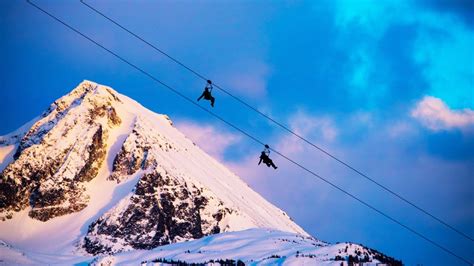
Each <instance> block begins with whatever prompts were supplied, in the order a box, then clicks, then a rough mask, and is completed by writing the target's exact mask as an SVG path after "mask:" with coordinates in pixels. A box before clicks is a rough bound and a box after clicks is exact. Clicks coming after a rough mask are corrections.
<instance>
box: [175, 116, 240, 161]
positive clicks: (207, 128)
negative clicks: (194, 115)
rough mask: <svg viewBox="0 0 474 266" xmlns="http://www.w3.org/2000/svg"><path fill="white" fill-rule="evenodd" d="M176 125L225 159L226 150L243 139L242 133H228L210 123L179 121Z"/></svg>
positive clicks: (215, 154) (205, 149) (212, 153)
mask: <svg viewBox="0 0 474 266" xmlns="http://www.w3.org/2000/svg"><path fill="white" fill-rule="evenodd" d="M175 124H176V127H177V128H178V129H179V130H180V131H181V132H183V134H185V135H186V136H187V137H188V138H190V139H191V140H192V141H194V142H195V143H196V144H197V145H198V146H199V147H201V149H203V150H204V151H205V152H207V153H208V154H209V155H211V156H212V157H214V158H216V159H218V160H220V161H223V160H224V153H225V151H226V150H227V149H228V148H229V147H230V146H232V145H235V144H237V143H238V142H239V141H240V140H241V136H240V135H235V134H232V133H226V132H223V131H222V130H219V129H218V128H216V127H215V126H213V125H210V124H197V123H195V122H191V121H178V122H176V123H175Z"/></svg>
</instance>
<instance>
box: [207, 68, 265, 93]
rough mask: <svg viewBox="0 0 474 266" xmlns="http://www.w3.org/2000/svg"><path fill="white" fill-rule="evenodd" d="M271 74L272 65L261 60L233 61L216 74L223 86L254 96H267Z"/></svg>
mask: <svg viewBox="0 0 474 266" xmlns="http://www.w3.org/2000/svg"><path fill="white" fill-rule="evenodd" d="M269 75H270V67H269V66H268V65H267V64H266V63H264V62H263V61H259V60H242V61H239V62H233V64H232V65H231V66H229V68H228V69H226V70H222V71H221V73H217V74H216V76H219V77H220V79H221V80H222V84H221V85H222V86H223V87H225V88H230V89H232V91H234V92H237V93H238V94H241V95H245V96H249V97H252V98H260V97H264V96H266V94H267V81H268V77H269Z"/></svg>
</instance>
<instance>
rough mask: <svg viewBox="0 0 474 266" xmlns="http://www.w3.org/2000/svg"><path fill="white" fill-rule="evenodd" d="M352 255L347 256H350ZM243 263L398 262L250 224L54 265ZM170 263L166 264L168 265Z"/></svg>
mask: <svg viewBox="0 0 474 266" xmlns="http://www.w3.org/2000/svg"><path fill="white" fill-rule="evenodd" d="M0 253H2V254H4V255H5V256H0V259H2V260H3V262H5V263H7V264H23V265H38V264H46V263H50V262H51V261H52V260H51V257H52V255H50V254H42V253H35V252H24V251H21V250H16V249H14V248H12V247H9V246H7V245H5V244H3V245H2V243H0ZM349 257H351V259H349ZM219 260H224V261H225V260H228V261H230V260H232V261H234V262H237V261H241V262H243V263H245V265H338V266H339V265H341V264H342V265H348V263H347V262H348V261H349V260H352V261H355V260H357V261H360V262H364V265H374V266H375V265H401V264H400V262H398V261H396V260H394V259H392V258H390V257H387V256H385V255H383V254H381V253H379V252H377V251H376V250H373V249H369V248H366V247H364V246H362V245H358V244H352V243H339V244H335V245H329V244H327V243H324V242H321V241H319V240H316V239H314V238H312V237H307V236H303V235H300V234H295V233H289V232H282V231H278V230H270V229H261V228H253V229H248V230H244V231H237V232H227V233H221V234H216V235H210V236H206V237H203V238H201V239H198V240H193V241H188V242H180V243H175V244H169V245H165V246H161V247H158V248H155V249H152V250H133V251H126V252H121V253H117V254H114V255H104V256H97V257H95V258H91V257H85V256H57V257H56V258H55V263H57V264H68V265H72V264H92V265H170V264H171V263H172V262H178V261H181V262H186V263H202V264H208V265H219V264H218V263H214V264H213V263H212V262H213V261H214V262H216V261H219ZM166 262H168V263H166Z"/></svg>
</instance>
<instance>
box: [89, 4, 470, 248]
mask: <svg viewBox="0 0 474 266" xmlns="http://www.w3.org/2000/svg"><path fill="white" fill-rule="evenodd" d="M80 2H81V3H82V4H84V5H85V6H87V7H88V8H89V9H91V10H93V11H94V12H96V13H97V14H99V15H101V16H102V17H104V18H105V19H107V20H108V21H110V22H112V23H113V24H115V25H116V26H118V27H119V28H121V29H122V30H124V31H126V32H128V33H129V34H131V35H132V36H133V37H135V38H137V39H139V40H140V41H142V42H143V43H145V44H147V45H148V46H150V47H151V48H153V49H154V50H156V51H157V52H159V53H161V54H163V55H164V56H166V57H168V58H169V59H170V60H171V61H173V62H175V63H176V64H178V65H180V66H182V67H183V68H185V69H187V70H188V71H189V72H191V73H193V74H194V75H196V76H197V77H199V78H201V79H202V80H205V81H207V80H208V78H206V77H205V76H204V75H202V74H200V73H199V72H197V71H195V70H193V69H192V68H191V67H189V66H187V65H186V64H184V63H182V62H181V61H179V60H178V59H176V58H174V57H172V56H171V55H170V54H168V53H167V52H165V51H163V50H162V49H160V48H158V47H157V46H156V45H154V44H152V43H150V42H149V41H147V40H145V39H144V38H143V37H141V36H139V35H137V34H135V33H134V32H132V31H131V30H129V29H127V28H126V27H124V26H123V25H121V24H120V23H118V22H117V21H115V20H114V19H112V18H110V17H109V16H107V15H105V14H104V13H102V12H101V11H100V10H98V9H96V8H94V7H93V6H92V5H90V4H88V3H86V2H85V1H84V0H80ZM214 86H215V87H216V88H218V89H219V90H220V91H222V92H224V93H225V94H227V95H228V96H230V97H231V98H233V99H234V100H236V101H238V102H239V103H241V104H242V105H244V106H245V107H247V108H249V109H251V110H252V111H254V112H256V113H257V114H259V115H260V116H262V117H263V118H266V119H267V120H269V121H271V122H272V123H273V124H275V125H277V126H278V127H280V128H281V129H283V130H285V131H287V132H288V133H290V134H292V135H293V136H295V137H297V138H298V139H300V140H302V141H303V142H305V143H306V144H308V145H310V146H312V147H313V148H315V149H317V150H319V151H320V152H322V153H323V154H325V155H326V156H328V157H330V158H332V159H333V160H335V161H337V162H338V163H340V164H342V165H343V166H345V167H347V168H348V169H350V170H351V171H353V172H355V173H356V174H358V175H360V176H362V177H364V178H365V179H367V180H369V181H370V182H372V183H373V184H375V185H376V186H378V187H380V188H381V189H383V190H385V191H386V192H388V193H389V194H391V195H392V196H394V197H396V198H398V199H399V200H401V201H403V202H405V203H406V204H408V205H410V206H412V207H413V208H415V209H417V210H418V211H420V212H421V213H423V214H425V215H427V216H428V217H430V218H432V219H433V220H435V221H437V222H438V223H440V224H442V225H443V226H445V227H447V228H448V229H450V230H452V231H453V232H455V233H457V234H458V235H460V236H462V237H464V238H466V239H468V240H470V241H471V242H474V238H473V237H471V236H469V235H467V234H466V233H464V232H462V231H461V230H459V229H456V228H455V227H454V226H452V225H450V224H449V223H447V222H445V221H444V220H443V219H441V218H439V217H437V216H435V215H433V214H432V213H431V212H429V211H427V210H425V209H424V208H422V207H420V206H418V205H417V204H415V203H413V202H412V201H410V200H408V199H407V198H405V197H404V196H402V195H400V194H399V193H397V192H395V191H394V190H392V189H390V188H389V187H387V186H386V185H383V184H381V183H380V182H379V181H377V180H375V179H373V178H371V177H369V176H368V175H367V174H364V173H363V172H362V171H360V170H357V169H356V168H355V167H353V166H351V165H350V164H349V163H346V162H344V161H343V160H341V159H339V158H338V157H336V156H335V155H333V154H331V153H329V152H328V151H327V150H326V149H323V148H322V147H320V146H318V145H316V144H314V143H313V142H311V141H309V140H308V139H306V138H305V137H303V136H301V135H300V134H298V133H296V132H294V131H293V130H291V129H290V128H289V127H287V126H285V125H284V124H283V123H282V122H279V121H277V120H275V119H274V118H272V117H271V116H269V115H267V114H265V113H263V112H261V111H260V110H258V109H257V108H256V107H253V106H252V105H250V104H248V103H247V102H245V101H244V100H242V99H240V98H239V97H237V96H235V95H233V94H232V93H230V92H229V91H227V90H225V89H224V88H222V87H220V86H219V85H218V84H214Z"/></svg>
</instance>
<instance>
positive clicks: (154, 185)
mask: <svg viewBox="0 0 474 266" xmlns="http://www.w3.org/2000/svg"><path fill="white" fill-rule="evenodd" d="M150 132H152V131H151V129H150V128H147V125H146V123H145V122H144V121H142V120H141V119H140V118H139V119H137V121H136V123H135V127H134V129H133V130H132V133H131V134H130V135H129V136H128V138H127V140H126V141H125V143H124V144H123V146H122V149H121V151H120V152H119V153H118V154H117V156H116V158H115V160H114V165H113V166H114V167H113V169H114V172H113V174H112V175H111V176H110V179H113V180H116V181H117V182H121V181H123V180H124V179H125V178H127V177H128V176H129V175H133V174H140V175H141V177H140V179H139V181H138V183H137V184H136V186H135V189H134V194H133V195H132V196H130V198H127V199H125V200H124V201H123V202H122V203H120V204H118V206H117V207H116V208H115V209H113V210H112V211H109V212H108V213H106V214H105V215H103V216H102V217H100V218H99V219H98V220H97V221H96V222H94V223H92V224H91V225H90V226H89V230H88V233H87V236H86V237H85V240H84V244H83V246H84V248H85V249H86V251H87V252H89V253H91V254H99V253H114V252H118V251H121V250H124V249H125V250H126V249H152V248H155V247H157V246H160V245H164V244H169V243H172V242H178V241H181V240H183V239H197V238H201V237H202V236H204V235H208V234H213V233H219V232H221V230H222V229H221V227H220V225H219V222H220V221H221V220H222V219H223V217H224V216H226V215H227V214H231V213H232V212H233V211H232V210H231V209H230V208H227V207H225V206H224V204H223V203H222V202H221V201H219V200H217V199H216V196H215V195H213V193H212V192H210V191H208V190H207V189H205V188H203V187H201V188H198V187H197V186H196V185H195V184H192V183H187V182H186V180H185V179H184V178H183V177H181V176H178V175H176V173H169V172H167V171H165V170H163V169H162V168H161V167H160V166H159V159H157V156H158V154H159V153H163V152H172V151H179V149H178V148H176V147H175V146H174V145H173V144H172V143H171V142H170V141H169V140H167V139H166V138H165V137H164V136H161V135H160V134H158V133H152V134H150ZM116 243H120V245H116Z"/></svg>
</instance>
